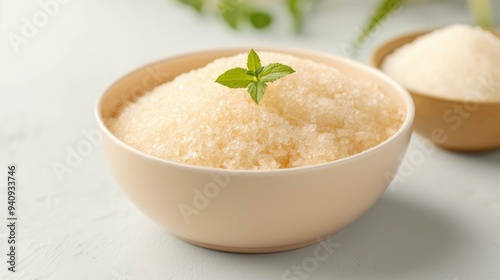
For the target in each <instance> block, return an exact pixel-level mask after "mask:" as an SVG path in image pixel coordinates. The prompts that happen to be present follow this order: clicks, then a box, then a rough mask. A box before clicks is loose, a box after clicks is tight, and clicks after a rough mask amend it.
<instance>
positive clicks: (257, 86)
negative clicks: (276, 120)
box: [247, 81, 267, 104]
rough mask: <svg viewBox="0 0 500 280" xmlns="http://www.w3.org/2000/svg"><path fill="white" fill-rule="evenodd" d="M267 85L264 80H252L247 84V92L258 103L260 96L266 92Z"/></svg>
mask: <svg viewBox="0 0 500 280" xmlns="http://www.w3.org/2000/svg"><path fill="white" fill-rule="evenodd" d="M266 88H267V85H266V83H264V82H260V81H257V82H252V83H250V84H249V85H248V88H247V90H248V93H250V96H251V97H252V99H253V101H255V103H257V104H259V102H260V100H261V99H262V97H264V92H266Z"/></svg>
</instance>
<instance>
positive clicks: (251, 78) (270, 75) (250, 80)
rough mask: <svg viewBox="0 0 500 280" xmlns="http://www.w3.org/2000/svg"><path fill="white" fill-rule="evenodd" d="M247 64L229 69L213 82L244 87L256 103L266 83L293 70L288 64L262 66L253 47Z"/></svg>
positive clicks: (262, 95) (263, 91) (231, 86)
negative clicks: (243, 66) (246, 67)
mask: <svg viewBox="0 0 500 280" xmlns="http://www.w3.org/2000/svg"><path fill="white" fill-rule="evenodd" d="M247 66H248V69H244V68H233V69H230V70H228V71H226V72H225V73H224V74H222V75H220V76H219V77H218V78H217V80H215V82H217V83H219V84H221V85H224V86H227V87H230V88H246V89H247V91H248V93H250V96H251V97H252V100H253V101H255V103H257V105H258V104H259V102H260V100H261V99H262V97H264V93H265V92H266V88H267V84H266V83H268V82H274V81H276V80H277V79H279V78H282V77H284V76H286V75H288V74H292V73H294V72H295V70H293V69H292V68H291V67H290V66H286V65H283V64H281V63H271V64H269V65H266V66H262V65H261V62H260V58H259V55H258V54H257V53H256V52H255V51H254V50H253V49H252V50H250V53H249V54H248V60H247Z"/></svg>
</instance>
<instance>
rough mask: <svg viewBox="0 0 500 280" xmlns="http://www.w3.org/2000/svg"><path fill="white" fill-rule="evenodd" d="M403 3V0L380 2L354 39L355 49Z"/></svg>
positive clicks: (382, 0)
mask: <svg viewBox="0 0 500 280" xmlns="http://www.w3.org/2000/svg"><path fill="white" fill-rule="evenodd" d="M404 2H405V0H381V1H380V2H379V4H378V6H377V7H376V8H375V11H374V12H373V14H372V15H371V17H370V18H369V19H368V21H367V22H366V23H365V24H364V26H363V28H362V30H361V33H360V34H359V35H358V37H357V38H356V39H355V42H354V46H356V47H357V48H356V49H358V48H359V47H360V46H361V45H363V43H364V42H365V41H366V39H367V38H369V37H370V35H371V34H372V32H373V31H375V28H376V27H378V26H379V25H380V24H381V23H382V22H383V21H384V20H386V19H387V18H388V17H389V16H390V15H391V14H393V13H394V12H395V11H396V10H397V9H399V8H400V7H401V6H402V5H403V4H404Z"/></svg>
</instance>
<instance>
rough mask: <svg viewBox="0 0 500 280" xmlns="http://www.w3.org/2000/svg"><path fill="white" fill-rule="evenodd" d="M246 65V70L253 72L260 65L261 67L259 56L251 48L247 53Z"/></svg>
mask: <svg viewBox="0 0 500 280" xmlns="http://www.w3.org/2000/svg"><path fill="white" fill-rule="evenodd" d="M247 67H248V70H250V71H253V72H256V71H257V70H258V69H259V68H260V67H262V65H261V64H260V57H259V55H258V54H257V53H256V52H255V51H254V50H253V49H251V50H250V53H249V54H248V60H247Z"/></svg>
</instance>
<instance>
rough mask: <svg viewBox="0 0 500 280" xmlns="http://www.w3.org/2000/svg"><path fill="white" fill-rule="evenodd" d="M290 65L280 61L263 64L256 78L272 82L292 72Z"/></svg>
mask: <svg viewBox="0 0 500 280" xmlns="http://www.w3.org/2000/svg"><path fill="white" fill-rule="evenodd" d="M294 72H295V70H293V69H292V68H291V67H290V66H287V65H283V64H281V63H271V64H269V65H266V66H264V69H263V70H262V72H260V74H259V76H258V79H259V80H260V81H262V82H266V83H267V82H274V81H276V80H277V79H279V78H282V77H284V76H286V75H288V74H292V73H294Z"/></svg>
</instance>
